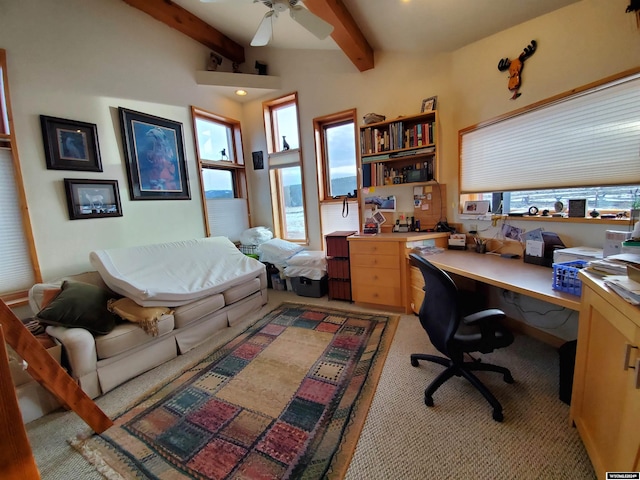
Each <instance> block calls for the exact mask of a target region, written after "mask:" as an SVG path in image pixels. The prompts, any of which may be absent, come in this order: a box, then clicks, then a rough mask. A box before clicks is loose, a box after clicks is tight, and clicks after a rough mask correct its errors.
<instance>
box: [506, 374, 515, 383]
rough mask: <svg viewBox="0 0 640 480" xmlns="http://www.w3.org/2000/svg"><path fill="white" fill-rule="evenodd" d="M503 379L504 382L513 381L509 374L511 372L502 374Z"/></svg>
mask: <svg viewBox="0 0 640 480" xmlns="http://www.w3.org/2000/svg"><path fill="white" fill-rule="evenodd" d="M504 381H505V382H506V383H514V382H515V380H514V379H513V377H512V376H511V374H505V376H504Z"/></svg>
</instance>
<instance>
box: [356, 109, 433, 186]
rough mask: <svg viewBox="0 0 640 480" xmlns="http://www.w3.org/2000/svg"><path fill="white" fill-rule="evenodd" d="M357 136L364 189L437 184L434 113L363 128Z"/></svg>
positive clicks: (373, 124)
mask: <svg viewBox="0 0 640 480" xmlns="http://www.w3.org/2000/svg"><path fill="white" fill-rule="evenodd" d="M359 134H360V162H361V166H362V186H363V187H364V188H366V187H379V186H387V185H403V184H409V183H410V184H415V183H424V182H429V181H432V180H437V177H438V160H437V157H438V148H437V136H438V113H437V111H431V112H425V113H421V114H419V115H411V116H406V117H398V118H396V119H394V120H389V121H384V122H377V123H372V124H368V125H363V126H361V127H360V131H359Z"/></svg>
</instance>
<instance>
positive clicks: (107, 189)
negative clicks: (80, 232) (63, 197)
mask: <svg viewBox="0 0 640 480" xmlns="http://www.w3.org/2000/svg"><path fill="white" fill-rule="evenodd" d="M64 189H65V192H66V194H67V206H68V208H69V220H81V219H85V218H104V217H121V216H122V207H121V206H120V190H119V189H118V181H117V180H79V179H76V178H65V179H64Z"/></svg>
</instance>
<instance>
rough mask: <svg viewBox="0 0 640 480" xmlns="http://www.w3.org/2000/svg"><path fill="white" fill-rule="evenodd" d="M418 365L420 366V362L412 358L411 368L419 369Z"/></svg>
mask: <svg viewBox="0 0 640 480" xmlns="http://www.w3.org/2000/svg"><path fill="white" fill-rule="evenodd" d="M418 365H419V364H418V360H416V359H415V358H412V359H411V366H412V367H417V366H418Z"/></svg>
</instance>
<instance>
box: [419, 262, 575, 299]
mask: <svg viewBox="0 0 640 480" xmlns="http://www.w3.org/2000/svg"><path fill="white" fill-rule="evenodd" d="M424 258H426V259H427V260H428V261H429V262H431V263H433V264H434V265H435V266H437V267H439V268H441V269H442V270H445V271H447V272H450V273H455V274H456V275H460V276H463V277H466V278H471V279H473V280H477V281H479V282H483V283H486V284H489V285H493V286H494V287H499V288H504V289H506V290H511V291H513V292H518V293H521V294H522V295H527V296H529V297H534V298H537V299H539V300H543V301H545V302H549V303H552V304H554V305H559V306H562V307H566V308H570V309H571V310H576V311H579V310H580V297H578V296H577V295H571V294H569V293H565V292H561V291H559V290H554V289H553V287H552V285H553V269H552V268H549V267H542V266H539V265H533V264H530V263H524V262H523V261H522V259H521V258H502V257H500V256H496V255H490V254H480V253H475V252H473V251H470V250H446V251H444V252H442V253H436V254H434V255H428V256H425V257H424Z"/></svg>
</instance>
